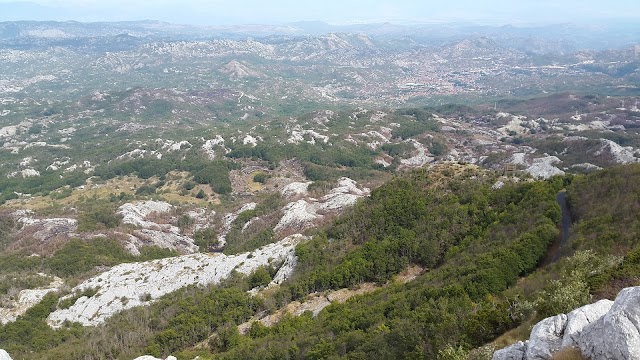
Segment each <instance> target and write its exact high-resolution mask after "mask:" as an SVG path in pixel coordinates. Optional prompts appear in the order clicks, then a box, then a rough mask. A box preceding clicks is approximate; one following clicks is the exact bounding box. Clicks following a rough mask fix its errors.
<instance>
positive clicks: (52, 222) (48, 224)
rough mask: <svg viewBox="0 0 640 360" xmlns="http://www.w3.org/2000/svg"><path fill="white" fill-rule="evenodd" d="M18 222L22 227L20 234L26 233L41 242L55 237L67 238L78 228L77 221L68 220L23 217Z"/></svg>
mask: <svg viewBox="0 0 640 360" xmlns="http://www.w3.org/2000/svg"><path fill="white" fill-rule="evenodd" d="M25 215H26V213H25ZM18 222H19V223H21V224H22V225H23V227H22V229H21V233H28V234H30V236H31V237H33V238H34V239H38V240H40V241H43V242H45V241H48V240H49V239H52V238H55V237H56V236H68V235H70V234H71V233H73V232H74V231H76V229H77V228H78V221H77V220H75V219H69V218H51V219H34V218H32V217H29V216H24V217H21V218H19V219H18Z"/></svg>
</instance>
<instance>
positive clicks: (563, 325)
mask: <svg viewBox="0 0 640 360" xmlns="http://www.w3.org/2000/svg"><path fill="white" fill-rule="evenodd" d="M638 304H640V287H631V288H626V289H624V290H622V291H621V292H620V293H619V294H618V296H617V298H616V300H615V302H614V301H610V300H601V301H598V302H596V303H594V304H590V305H586V306H583V307H581V308H578V309H576V310H574V311H572V312H570V313H569V314H566V315H565V314H561V315H557V316H553V317H550V318H546V319H544V320H542V321H540V322H539V323H538V324H536V325H535V326H534V327H533V330H532V331H531V337H530V339H529V340H528V341H526V342H524V343H523V342H518V343H516V344H514V345H511V346H509V347H506V348H504V349H501V350H498V351H496V352H495V353H494V354H493V360H548V359H552V358H553V356H554V355H555V354H556V353H557V352H558V351H560V350H562V349H565V348H568V347H573V348H576V349H578V350H579V351H580V352H581V353H582V356H584V357H585V358H587V359H606V360H615V359H625V360H640V306H638Z"/></svg>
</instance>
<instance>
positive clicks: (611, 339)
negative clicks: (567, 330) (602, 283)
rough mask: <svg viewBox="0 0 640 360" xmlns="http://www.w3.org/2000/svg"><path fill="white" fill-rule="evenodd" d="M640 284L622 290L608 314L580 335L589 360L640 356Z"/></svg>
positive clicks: (579, 342) (628, 359)
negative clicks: (639, 285)
mask: <svg viewBox="0 0 640 360" xmlns="http://www.w3.org/2000/svg"><path fill="white" fill-rule="evenodd" d="M639 305H640V287H631V288H626V289H623V290H622V291H620V293H619V294H618V297H616V300H615V302H614V303H613V306H612V307H611V309H610V310H609V312H607V314H606V315H604V316H603V317H601V318H600V319H598V320H597V321H596V322H594V323H592V324H590V325H589V326H587V327H586V328H585V329H584V331H583V332H582V335H581V336H580V337H579V338H578V341H577V343H578V347H579V349H580V351H581V352H582V355H584V356H586V357H587V358H589V359H612V360H613V359H625V360H638V359H640V306H639Z"/></svg>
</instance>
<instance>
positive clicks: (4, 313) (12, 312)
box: [0, 274, 64, 359]
mask: <svg viewBox="0 0 640 360" xmlns="http://www.w3.org/2000/svg"><path fill="white" fill-rule="evenodd" d="M40 275H41V276H46V275H45V274H40ZM62 285H64V281H62V279H60V278H58V277H55V278H53V281H52V282H51V283H50V284H49V285H48V286H46V287H42V288H38V289H25V290H22V291H20V294H18V300H17V301H15V303H14V304H13V306H11V307H10V308H0V324H6V323H9V322H13V321H16V319H17V318H18V316H20V315H23V314H24V313H26V312H27V310H29V309H31V308H32V307H34V306H35V305H37V304H38V303H39V302H40V301H42V299H43V298H44V297H45V296H46V295H47V294H48V293H50V292H54V291H58V290H59V289H60V288H61V287H62ZM0 359H2V357H1V356H0Z"/></svg>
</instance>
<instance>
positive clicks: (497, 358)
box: [493, 341, 527, 360]
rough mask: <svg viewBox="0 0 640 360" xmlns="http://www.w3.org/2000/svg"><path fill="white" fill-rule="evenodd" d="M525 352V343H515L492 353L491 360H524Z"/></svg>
mask: <svg viewBox="0 0 640 360" xmlns="http://www.w3.org/2000/svg"><path fill="white" fill-rule="evenodd" d="M526 352H527V343H523V342H522V341H518V342H517V343H515V344H513V345H511V346H508V347H506V348H504V349H500V350H498V351H496V352H495V353H493V360H524V356H525V354H526Z"/></svg>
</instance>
